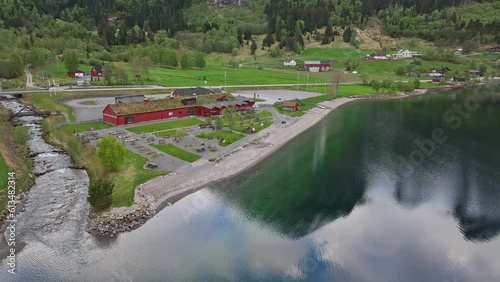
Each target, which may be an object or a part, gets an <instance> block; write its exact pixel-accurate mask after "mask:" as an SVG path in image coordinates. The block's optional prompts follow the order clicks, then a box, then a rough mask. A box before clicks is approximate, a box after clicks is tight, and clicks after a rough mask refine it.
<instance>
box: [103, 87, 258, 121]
mask: <svg viewBox="0 0 500 282" xmlns="http://www.w3.org/2000/svg"><path fill="white" fill-rule="evenodd" d="M239 97H241V96H238V98H237V99H235V98H234V97H233V96H232V95H231V94H226V96H225V101H220V98H221V97H219V96H217V95H204V96H199V97H197V98H196V97H187V98H185V99H183V98H171V99H160V100H144V101H140V102H129V103H118V104H109V105H107V106H106V108H105V109H104V110H103V112H102V119H103V121H104V122H107V123H110V124H114V125H126V124H134V123H139V122H147V121H154V120H162V119H168V118H179V117H187V116H194V115H199V116H211V115H219V114H221V112H222V110H223V109H224V107H226V106H228V105H234V106H236V107H238V109H240V110H248V109H251V108H252V106H253V105H254V104H255V101H251V100H249V99H246V98H243V97H242V98H239ZM221 103H223V104H224V105H221Z"/></svg>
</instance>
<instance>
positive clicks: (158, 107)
mask: <svg viewBox="0 0 500 282" xmlns="http://www.w3.org/2000/svg"><path fill="white" fill-rule="evenodd" d="M221 96H226V101H233V100H234V97H233V95H231V94H229V93H226V94H208V95H200V96H198V97H197V98H196V104H194V105H184V104H182V100H183V99H186V97H179V98H166V99H158V100H149V101H147V102H144V101H142V102H131V103H119V104H111V105H110V106H111V108H112V109H113V111H114V112H115V113H116V115H118V116H123V115H133V114H138V113H150V112H158V111H165V110H170V109H177V108H189V107H196V106H200V105H203V104H210V103H214V102H216V101H217V99H218V98H220V97H221ZM190 98H191V97H190Z"/></svg>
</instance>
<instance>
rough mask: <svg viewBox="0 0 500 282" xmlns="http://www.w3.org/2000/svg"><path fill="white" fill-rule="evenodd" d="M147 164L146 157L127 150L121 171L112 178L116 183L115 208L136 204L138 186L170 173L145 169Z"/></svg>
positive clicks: (114, 193) (114, 192)
mask: <svg viewBox="0 0 500 282" xmlns="http://www.w3.org/2000/svg"><path fill="white" fill-rule="evenodd" d="M146 162H147V159H146V158H145V157H143V156H141V155H138V154H136V153H134V152H132V151H129V150H126V153H125V161H124V163H123V167H122V169H121V171H120V172H118V173H116V174H114V175H113V176H112V179H113V182H114V183H115V188H114V189H113V207H121V206H130V205H131V204H133V203H134V191H135V187H137V185H140V184H142V183H145V182H147V181H149V180H151V179H153V178H156V177H158V176H162V175H165V174H167V173H168V172H166V171H154V170H149V169H144V164H145V163H146Z"/></svg>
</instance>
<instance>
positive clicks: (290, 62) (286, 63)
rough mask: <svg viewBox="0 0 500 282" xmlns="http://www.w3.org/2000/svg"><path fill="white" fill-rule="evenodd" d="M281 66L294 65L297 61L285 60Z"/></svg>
mask: <svg viewBox="0 0 500 282" xmlns="http://www.w3.org/2000/svg"><path fill="white" fill-rule="evenodd" d="M283 66H285V67H295V66H297V62H296V61H295V60H285V62H284V63H283Z"/></svg>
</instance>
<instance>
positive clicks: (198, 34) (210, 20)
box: [0, 0, 500, 78]
mask: <svg viewBox="0 0 500 282" xmlns="http://www.w3.org/2000/svg"><path fill="white" fill-rule="evenodd" d="M226 2H227V1H226ZM226 2H224V1H222V2H221V1H214V0H211V1H209V0H150V1H143V0H103V1H90V0H0V7H2V8H1V13H0V36H1V38H2V40H1V41H0V77H1V78H15V77H17V76H19V75H20V74H22V71H23V68H24V66H25V65H26V64H31V65H32V66H34V67H37V66H41V65H43V64H45V63H46V62H47V61H52V62H53V61H61V62H63V61H64V60H65V58H71V59H72V60H76V63H75V62H74V63H69V64H65V65H66V66H67V67H68V68H70V67H72V66H75V65H76V66H77V65H78V63H81V64H87V65H93V64H99V63H102V62H105V61H115V62H117V61H124V62H131V61H134V60H135V61H136V62H137V61H140V60H141V59H143V58H148V59H147V60H149V61H150V63H152V64H156V65H162V66H167V67H173V68H175V67H178V66H179V62H180V61H182V58H180V57H177V56H180V53H181V52H179V50H182V51H183V52H184V53H186V52H192V53H193V54H197V55H196V56H198V57H200V56H201V55H200V54H207V53H211V52H223V53H233V54H235V53H237V51H238V49H239V48H241V46H243V45H244V44H248V45H249V46H251V49H252V55H253V54H254V53H255V50H256V49H257V48H264V47H266V46H269V47H270V46H277V48H278V49H276V50H274V49H273V50H271V51H273V52H271V53H270V54H271V55H273V54H274V55H275V54H277V53H276V52H278V53H279V49H282V48H284V49H286V50H291V51H294V52H297V53H300V52H302V51H303V50H304V49H305V47H306V43H305V42H312V41H317V42H321V43H322V44H324V45H328V44H330V43H331V42H332V41H334V40H335V37H336V36H339V37H337V40H338V38H341V39H342V40H343V41H345V42H347V43H350V44H352V45H353V46H355V47H357V46H358V45H359V42H358V40H357V36H356V30H355V29H354V27H356V28H361V29H362V28H363V27H364V25H365V23H366V21H367V18H369V17H378V18H379V19H380V20H381V22H382V23H383V27H381V28H382V29H383V31H384V32H385V33H386V34H388V35H389V36H392V37H418V38H423V39H426V40H429V41H435V42H436V44H437V45H439V46H457V45H467V47H468V48H467V49H474V48H476V47H477V46H478V45H480V44H489V43H494V42H497V43H500V17H498V15H499V14H500V2H499V1H492V0H490V1H485V0H482V1H481V0H477V1H475V2H471V1H464V0H444V1H435V0H418V1H417V0H314V1H311V0H247V1H241V3H243V4H242V5H241V7H232V6H231V7H223V8H217V7H215V6H220V5H221V3H226ZM483 2H484V3H483ZM227 3H231V4H235V3H240V1H229V2H227ZM474 3H476V4H474ZM478 3H481V4H478ZM325 27H326V28H325ZM259 35H262V37H259V38H260V39H259V41H257V40H256V39H257V38H256V36H259ZM340 36H341V37H340ZM262 39H263V40H262ZM235 50H236V51H235ZM196 56H191V57H193V58H194V57H196ZM200 65H202V64H201V63H200Z"/></svg>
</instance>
